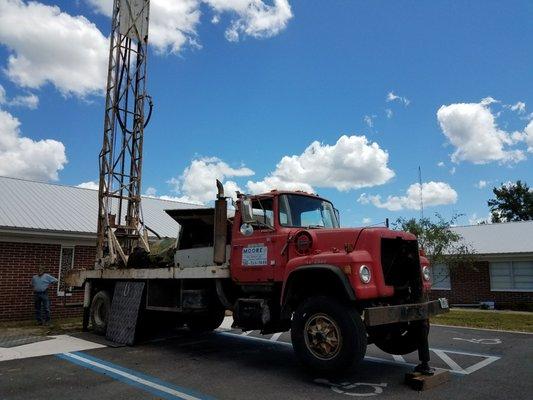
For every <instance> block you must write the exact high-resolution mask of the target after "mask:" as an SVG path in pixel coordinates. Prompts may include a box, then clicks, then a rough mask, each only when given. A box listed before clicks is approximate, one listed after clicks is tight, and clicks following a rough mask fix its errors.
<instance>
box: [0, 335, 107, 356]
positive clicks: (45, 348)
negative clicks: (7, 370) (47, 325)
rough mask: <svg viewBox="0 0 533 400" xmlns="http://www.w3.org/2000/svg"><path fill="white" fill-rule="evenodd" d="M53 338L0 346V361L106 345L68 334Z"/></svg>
mask: <svg viewBox="0 0 533 400" xmlns="http://www.w3.org/2000/svg"><path fill="white" fill-rule="evenodd" d="M52 337H53V339H50V340H43V341H40V342H35V343H28V344H25V345H22V346H16V347H11V348H8V349H4V348H1V347H0V361H7V360H14V359H20V358H30V357H40V356H48V355H52V354H60V353H70V352H73V351H83V350H90V349H98V348H102V347H106V346H105V345H103V344H99V343H93V342H89V341H88V340H83V339H79V338H75V337H73V336H69V335H57V336H52Z"/></svg>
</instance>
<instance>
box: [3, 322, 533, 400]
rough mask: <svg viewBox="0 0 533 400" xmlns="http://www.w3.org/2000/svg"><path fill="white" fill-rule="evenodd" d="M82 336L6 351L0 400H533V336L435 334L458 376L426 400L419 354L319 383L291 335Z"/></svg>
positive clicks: (371, 352)
mask: <svg viewBox="0 0 533 400" xmlns="http://www.w3.org/2000/svg"><path fill="white" fill-rule="evenodd" d="M74 336H75V338H74V339H76V340H74V339H72V338H71V340H70V341H69V343H70V346H71V347H68V351H63V352H61V348H60V347H61V345H58V346H59V350H55V351H50V352H52V353H56V354H50V355H44V356H38V357H31V354H30V353H31V352H30V351H29V350H28V349H29V348H32V346H33V347H34V348H37V347H39V348H43V346H45V348H47V349H50V348H52V347H53V346H52V345H51V344H52V343H55V342H54V341H56V342H57V341H58V340H59V339H60V338H58V337H56V338H49V343H48V344H46V343H47V341H42V340H41V341H39V342H38V343H33V344H25V345H23V346H20V347H17V346H12V347H10V348H2V347H1V343H0V399H13V400H15V399H21V400H22V399H24V400H28V399H46V400H50V399H57V400H63V399H65V400H66V399H69V400H70V399H95V400H103V399H112V400H119V399H187V400H196V399H254V400H263V399H265V400H266V399H276V400H278V399H280V398H282V399H325V398H327V399H339V400H342V399H343V398H350V397H351V398H353V397H367V398H368V397H375V398H391V399H407V398H409V399H410V398H412V396H415V395H417V396H423V397H424V398H427V399H446V400H449V399H518V400H521V399H524V400H525V399H528V400H529V399H530V398H532V394H533V335H531V334H520V333H509V332H498V331H486V330H478V329H465V328H453V327H441V326H433V327H432V328H431V332H430V347H431V349H432V350H431V357H432V365H433V366H434V367H437V368H440V369H445V370H448V371H450V372H451V380H450V382H447V383H445V384H443V385H441V386H438V387H435V388H433V389H431V390H428V391H425V392H421V393H419V394H417V393H416V392H414V391H413V390H412V389H410V388H408V387H407V386H405V385H404V384H403V378H404V374H405V373H406V372H409V371H411V370H412V368H413V366H414V365H416V363H417V361H418V360H417V357H416V353H413V354H409V355H406V356H403V357H401V356H394V357H393V356H391V355H388V354H385V353H383V352H381V351H380V350H378V349H377V348H376V347H375V346H373V345H371V346H369V348H368V351H367V357H366V358H365V360H364V361H363V362H362V363H361V364H360V365H359V367H358V368H357V369H354V370H350V371H346V373H344V374H342V375H336V376H320V375H314V374H308V373H306V372H305V371H304V370H303V369H302V368H301V366H300V365H299V364H298V362H297V361H296V359H295V357H294V355H293V352H292V346H291V344H290V336H289V334H288V333H283V334H281V335H280V334H275V335H264V336H263V335H260V334H259V333H258V332H255V331H253V332H241V331H236V330H231V329H229V322H228V321H226V324H225V328H222V329H221V330H220V331H218V332H215V333H212V334H207V335H202V336H192V335H190V334H187V333H185V332H181V333H180V332H178V333H177V334H174V335H173V336H172V337H166V338H159V339H152V340H149V341H147V342H144V343H141V344H138V345H136V346H133V347H128V346H123V347H111V346H106V344H109V343H106V342H105V341H103V340H102V338H101V337H97V336H95V335H93V334H90V333H79V334H76V335H74ZM61 340H63V342H65V338H61ZM58 343H59V342H58ZM74 344H79V345H80V346H81V347H79V348H80V349H81V350H77V348H76V347H74ZM23 349H26V350H25V351H22V350H23ZM2 350H5V351H4V353H2ZM9 351H10V352H11V353H9ZM2 354H4V361H2V357H1V355H2ZM6 354H7V356H6ZM9 354H11V356H9ZM38 354H45V353H43V352H42V350H41V353H38ZM17 355H18V356H17ZM9 357H11V358H12V359H9ZM17 357H26V358H17Z"/></svg>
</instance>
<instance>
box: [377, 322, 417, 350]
mask: <svg viewBox="0 0 533 400" xmlns="http://www.w3.org/2000/svg"><path fill="white" fill-rule="evenodd" d="M419 329H420V328H419V325H418V324H416V323H412V322H411V323H409V322H402V323H397V324H387V325H381V326H376V327H373V328H372V329H371V330H370V332H369V335H370V339H371V340H372V341H373V343H374V344H375V345H376V346H377V347H378V348H379V349H380V350H383V351H384V352H385V353H389V354H396V355H401V356H403V355H405V354H409V353H412V352H413V351H416V350H418V343H419Z"/></svg>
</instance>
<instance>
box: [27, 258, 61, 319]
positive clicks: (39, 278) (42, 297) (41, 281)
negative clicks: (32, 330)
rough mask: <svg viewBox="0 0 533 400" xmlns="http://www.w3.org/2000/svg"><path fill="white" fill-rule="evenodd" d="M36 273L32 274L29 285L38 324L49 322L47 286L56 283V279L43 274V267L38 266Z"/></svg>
mask: <svg viewBox="0 0 533 400" xmlns="http://www.w3.org/2000/svg"><path fill="white" fill-rule="evenodd" d="M38 271H39V273H38V275H33V277H32V278H31V285H32V286H33V300H34V304H35V318H36V319H37V323H38V324H39V325H42V324H43V323H44V324H47V323H48V322H50V300H49V299H48V293H46V291H47V290H48V286H50V284H52V283H56V282H57V279H56V278H54V277H53V276H52V275H48V274H45V269H44V267H39V270H38ZM41 308H43V309H44V320H43V317H42V314H41Z"/></svg>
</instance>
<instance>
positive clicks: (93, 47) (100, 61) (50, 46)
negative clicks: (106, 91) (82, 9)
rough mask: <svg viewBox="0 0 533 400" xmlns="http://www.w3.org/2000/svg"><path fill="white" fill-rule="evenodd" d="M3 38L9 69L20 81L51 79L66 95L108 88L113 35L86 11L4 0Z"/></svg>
mask: <svg viewBox="0 0 533 400" xmlns="http://www.w3.org/2000/svg"><path fill="white" fill-rule="evenodd" d="M0 43H1V44H4V45H5V46H7V47H8V48H9V50H10V55H9V57H8V59H7V66H6V67H5V73H6V74H7V76H8V77H9V78H10V79H11V80H12V81H13V82H15V83H16V84H18V85H20V86H23V87H28V88H39V87H41V86H42V85H44V84H46V83H48V82H49V83H52V84H53V85H55V86H56V87H57V88H58V89H59V91H60V92H61V93H63V94H64V95H71V94H74V95H78V96H86V95H89V94H92V93H99V92H101V91H102V90H103V88H104V82H105V77H106V62H107V56H108V52H107V48H108V41H107V39H106V38H105V37H104V35H102V33H101V32H100V31H99V30H98V28H97V27H96V26H95V25H94V24H93V23H92V22H90V21H88V20H87V19H86V18H85V17H83V16H71V15H69V14H67V13H64V12H61V10H60V9H59V7H56V6H48V5H44V4H41V3H38V2H30V3H25V2H23V1H22V0H3V1H2V2H0Z"/></svg>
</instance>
